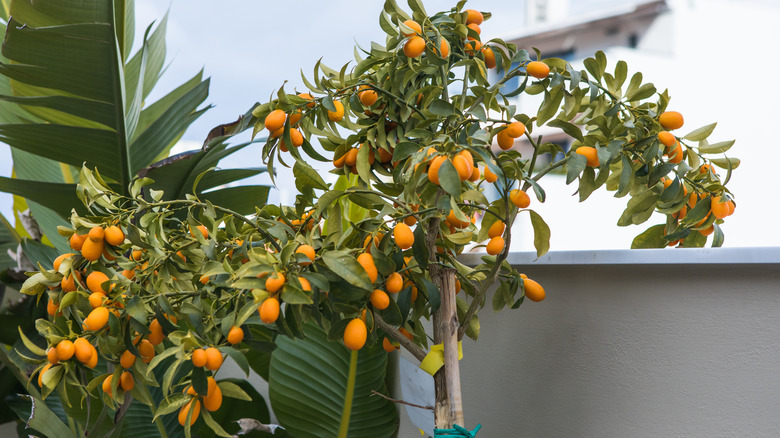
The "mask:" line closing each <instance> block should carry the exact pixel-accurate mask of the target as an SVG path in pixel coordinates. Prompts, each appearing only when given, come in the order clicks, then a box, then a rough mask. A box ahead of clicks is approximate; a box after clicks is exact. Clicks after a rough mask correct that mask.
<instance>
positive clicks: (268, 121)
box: [265, 109, 287, 132]
mask: <svg viewBox="0 0 780 438" xmlns="http://www.w3.org/2000/svg"><path fill="white" fill-rule="evenodd" d="M286 119H287V114H285V113H284V111H282V110H280V109H275V110H273V111H271V112H270V113H268V115H267V116H265V128H266V129H268V130H269V131H271V132H274V131H277V130H279V129H281V128H284V121H285V120H286Z"/></svg>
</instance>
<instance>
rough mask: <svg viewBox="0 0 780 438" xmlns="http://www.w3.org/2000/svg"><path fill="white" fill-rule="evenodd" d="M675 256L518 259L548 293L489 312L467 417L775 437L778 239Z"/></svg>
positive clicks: (466, 379)
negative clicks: (762, 246) (761, 246)
mask: <svg viewBox="0 0 780 438" xmlns="http://www.w3.org/2000/svg"><path fill="white" fill-rule="evenodd" d="M660 251H663V250H660ZM675 253H676V255H675V256H673V257H672V258H671V259H670V258H669V257H666V254H668V252H663V253H661V252H659V251H653V252H649V253H644V252H640V251H634V252H625V251H599V252H589V251H588V252H579V253H577V252H569V253H565V252H564V253H553V254H551V255H550V256H549V257H546V258H545V259H544V260H542V261H540V262H536V263H534V262H532V261H533V259H534V257H533V255H531V254H516V255H514V256H513V257H514V262H513V264H515V265H516V266H521V268H522V270H523V271H525V272H526V273H527V274H528V275H529V276H530V277H531V278H534V279H535V280H537V281H539V282H540V283H541V284H542V285H543V286H544V287H545V289H546V291H547V298H546V299H545V300H544V301H543V302H541V303H533V302H526V303H524V304H523V305H522V306H521V307H520V309H518V310H503V311H502V312H500V313H494V312H492V310H491V309H489V308H488V309H485V310H483V311H482V312H481V313H480V322H481V326H482V331H481V338H480V341H479V342H476V343H475V342H472V341H466V342H464V359H463V361H462V362H461V364H462V368H461V373H462V377H463V398H464V404H465V406H464V409H465V416H466V423H467V425H468V427H469V428H473V427H474V426H475V425H476V423H481V424H482V426H483V429H482V431H481V432H480V433H479V435H478V436H479V437H480V438H491V437H599V438H608V437H661V436H662V437H748V436H749V437H777V436H780V417H778V416H777V407H778V406H780V372H778V371H779V370H780V249H779V248H774V249H766V250H764V251H761V250H755V251H754V250H742V249H738V250H722V251H720V252H713V251H712V250H693V249H686V250H677V251H675ZM647 254H649V255H647ZM680 260H689V261H692V262H688V263H685V262H680ZM707 260H709V262H707ZM489 302H490V296H488V303H489ZM409 430H411V427H408V428H406V429H402V432H404V433H402V434H401V436H409V437H411V436H416V435H415V434H413V433H412V432H409Z"/></svg>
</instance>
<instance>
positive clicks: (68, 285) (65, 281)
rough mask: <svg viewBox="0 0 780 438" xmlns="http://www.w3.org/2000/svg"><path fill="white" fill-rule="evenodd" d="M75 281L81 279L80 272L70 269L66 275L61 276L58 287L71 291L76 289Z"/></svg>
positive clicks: (64, 290)
mask: <svg viewBox="0 0 780 438" xmlns="http://www.w3.org/2000/svg"><path fill="white" fill-rule="evenodd" d="M74 276H75V277H74ZM76 281H81V274H79V271H71V273H70V274H68V276H67V277H62V281H60V287H61V288H62V290H63V292H73V291H74V290H76Z"/></svg>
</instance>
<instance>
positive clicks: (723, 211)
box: [710, 196, 729, 219]
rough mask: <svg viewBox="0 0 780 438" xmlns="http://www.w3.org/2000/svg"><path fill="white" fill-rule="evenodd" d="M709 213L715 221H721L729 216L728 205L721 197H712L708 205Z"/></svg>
mask: <svg viewBox="0 0 780 438" xmlns="http://www.w3.org/2000/svg"><path fill="white" fill-rule="evenodd" d="M710 211H712V215H713V216H715V217H716V218H717V219H723V218H724V217H726V216H728V215H729V205H728V203H727V202H726V201H725V200H723V199H722V197H721V196H713V197H712V202H711V203H710Z"/></svg>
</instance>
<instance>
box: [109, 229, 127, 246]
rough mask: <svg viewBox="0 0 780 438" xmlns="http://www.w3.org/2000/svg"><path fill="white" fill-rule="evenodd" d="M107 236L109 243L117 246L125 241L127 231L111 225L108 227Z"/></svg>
mask: <svg viewBox="0 0 780 438" xmlns="http://www.w3.org/2000/svg"><path fill="white" fill-rule="evenodd" d="M105 238H106V242H108V244H109V245H114V246H117V245H121V244H122V243H123V242H124V241H125V233H124V232H123V231H122V229H121V228H119V227H118V226H116V225H111V226H110V227H108V228H106V232H105Z"/></svg>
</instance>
